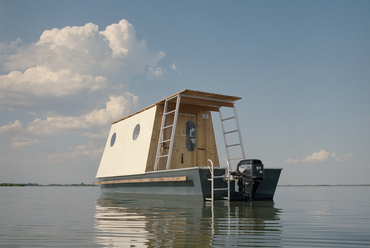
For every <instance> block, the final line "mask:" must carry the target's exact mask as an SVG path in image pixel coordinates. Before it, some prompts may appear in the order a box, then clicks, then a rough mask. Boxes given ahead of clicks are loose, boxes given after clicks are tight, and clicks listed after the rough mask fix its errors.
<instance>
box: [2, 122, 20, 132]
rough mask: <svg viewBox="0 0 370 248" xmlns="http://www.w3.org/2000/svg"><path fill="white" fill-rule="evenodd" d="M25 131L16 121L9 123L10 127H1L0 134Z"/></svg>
mask: <svg viewBox="0 0 370 248" xmlns="http://www.w3.org/2000/svg"><path fill="white" fill-rule="evenodd" d="M22 129H23V125H22V123H21V122H20V121H19V120H16V121H15V122H14V123H11V122H10V123H9V124H8V125H4V126H2V127H0V134H1V133H6V132H19V131H20V130H22Z"/></svg>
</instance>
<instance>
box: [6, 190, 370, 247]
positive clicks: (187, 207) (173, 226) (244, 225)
mask: <svg viewBox="0 0 370 248" xmlns="http://www.w3.org/2000/svg"><path fill="white" fill-rule="evenodd" d="M226 246H229V247H236V246H238V247H370V186H306V187H303V186H289V187H288V186H279V187H278V188H277V190H276V195H275V199H274V201H257V202H230V203H229V202H215V203H214V204H211V203H210V202H202V201H182V200H179V199H141V198H133V197H130V198H124V197H122V196H120V195H101V194H100V189H99V188H98V187H45V186H44V187H0V247H226Z"/></svg>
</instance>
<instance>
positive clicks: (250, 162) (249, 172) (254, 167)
mask: <svg viewBox="0 0 370 248" xmlns="http://www.w3.org/2000/svg"><path fill="white" fill-rule="evenodd" d="M230 174H231V175H233V176H234V178H235V179H236V180H237V184H238V186H239V192H242V193H243V196H244V197H245V198H253V196H254V194H255V193H256V190H257V187H258V185H259V184H260V182H261V181H262V180H263V179H264V178H265V172H264V169H263V164H262V162H261V160H258V159H245V160H241V161H240V162H239V163H238V165H237V167H236V171H234V172H231V173H230Z"/></svg>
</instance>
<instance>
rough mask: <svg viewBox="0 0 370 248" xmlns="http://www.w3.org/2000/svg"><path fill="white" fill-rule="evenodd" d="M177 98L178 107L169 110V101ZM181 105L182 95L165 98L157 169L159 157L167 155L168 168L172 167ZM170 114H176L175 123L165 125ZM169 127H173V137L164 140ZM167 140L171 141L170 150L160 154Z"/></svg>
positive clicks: (156, 162) (156, 160) (156, 159)
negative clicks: (174, 141)
mask: <svg viewBox="0 0 370 248" xmlns="http://www.w3.org/2000/svg"><path fill="white" fill-rule="evenodd" d="M175 98H177V99H176V108H175V109H174V110H171V111H168V103H169V101H171V100H172V99H175ZM179 107H180V95H175V96H173V97H171V98H167V99H166V100H165V104H164V109H163V116H162V125H161V131H160V133H159V141H158V147H157V155H156V157H155V165H154V170H155V171H156V170H158V164H159V159H160V158H165V157H167V163H166V170H168V169H169V168H170V163H171V155H172V148H173V140H174V136H175V130H176V123H177V117H178V115H179ZM168 115H174V118H173V123H172V124H169V125H167V126H165V125H166V117H167V116H168ZM169 128H172V131H171V137H170V138H169V139H167V140H164V131H165V130H166V129H169ZM167 142H168V143H169V151H168V154H162V155H160V153H161V146H162V145H164V144H165V143H167Z"/></svg>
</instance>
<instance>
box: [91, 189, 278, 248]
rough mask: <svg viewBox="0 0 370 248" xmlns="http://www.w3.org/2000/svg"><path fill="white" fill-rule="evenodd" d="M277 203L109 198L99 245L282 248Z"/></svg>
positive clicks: (101, 206)
mask: <svg viewBox="0 0 370 248" xmlns="http://www.w3.org/2000/svg"><path fill="white" fill-rule="evenodd" d="M281 212H282V211H281V210H280V209H277V208H275V207H274V202H273V201H254V202H240V201H238V202H227V201H225V202H214V203H212V202H203V201H183V200H180V199H164V198H161V199H157V198H156V199H148V198H145V199H143V198H139V197H135V196H130V197H127V196H125V198H123V197H122V195H119V194H118V195H116V194H103V195H101V197H100V198H99V199H98V200H97V203H96V213H95V228H96V232H95V241H96V243H97V244H100V245H103V246H112V247H122V246H124V247H164V246H166V247H168V246H169V247H184V246H197V247H199V246H228V245H229V246H236V245H245V244H247V243H248V245H250V246H254V245H257V246H261V245H262V246H269V247H278V246H280V245H279V243H280V235H281V220H280V214H281Z"/></svg>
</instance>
